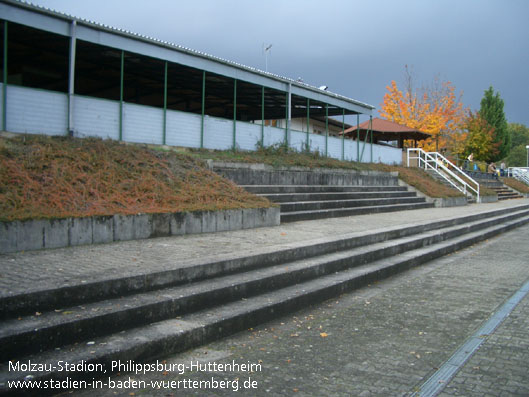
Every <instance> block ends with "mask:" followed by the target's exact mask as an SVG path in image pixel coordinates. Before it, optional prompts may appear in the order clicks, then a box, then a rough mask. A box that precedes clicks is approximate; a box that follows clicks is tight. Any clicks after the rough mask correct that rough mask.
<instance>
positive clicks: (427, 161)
mask: <svg viewBox="0 0 529 397" xmlns="http://www.w3.org/2000/svg"><path fill="white" fill-rule="evenodd" d="M413 152H415V153H417V154H416V156H413V155H412V153H413ZM407 155H408V156H407V165H408V167H409V166H410V160H417V166H418V167H419V168H424V169H425V170H426V171H427V170H433V171H435V172H436V173H437V174H438V175H440V176H441V177H442V178H443V179H444V180H445V181H447V182H448V183H450V185H452V186H453V187H454V188H456V189H457V190H459V191H460V192H462V193H463V194H465V195H466V194H467V193H472V192H473V193H474V194H475V195H476V202H478V203H480V202H481V197H480V195H479V183H478V182H476V181H475V180H474V179H472V178H471V177H470V176H468V175H467V174H465V173H464V172H463V171H462V170H461V169H460V168H458V167H457V166H455V165H454V164H453V163H451V162H450V161H449V160H448V159H447V158H446V157H444V156H443V155H442V154H441V153H438V152H425V151H424V150H422V149H418V148H409V149H408V153H407Z"/></svg>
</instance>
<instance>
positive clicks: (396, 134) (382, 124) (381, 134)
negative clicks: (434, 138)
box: [343, 117, 430, 148]
mask: <svg viewBox="0 0 529 397" xmlns="http://www.w3.org/2000/svg"><path fill="white" fill-rule="evenodd" d="M357 129H358V131H357ZM370 130H372V131H373V143H379V142H380V141H383V142H392V141H396V142H398V147H399V148H402V147H404V141H405V140H413V141H415V145H414V146H417V141H421V140H424V139H428V138H429V137H430V134H427V133H426V132H422V131H419V130H417V129H414V128H410V127H407V126H405V125H401V124H397V123H394V122H393V121H389V120H384V119H380V118H378V117H376V118H374V119H373V121H372V123H371V125H370V122H369V120H368V121H365V122H363V123H361V124H360V125H359V126H358V127H350V128H348V129H346V130H345V131H344V132H343V133H344V134H345V136H348V137H351V138H352V139H356V137H357V136H358V133H359V135H360V139H361V140H365V137H366V134H368V132H369V131H370ZM369 140H370V139H369V138H368V141H369Z"/></svg>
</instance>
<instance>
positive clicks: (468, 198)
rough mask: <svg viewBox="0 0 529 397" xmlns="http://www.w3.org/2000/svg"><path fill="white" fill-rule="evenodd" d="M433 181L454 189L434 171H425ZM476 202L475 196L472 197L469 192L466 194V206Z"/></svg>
mask: <svg viewBox="0 0 529 397" xmlns="http://www.w3.org/2000/svg"><path fill="white" fill-rule="evenodd" d="M426 172H427V173H428V174H429V175H430V176H431V177H432V178H433V179H435V180H436V181H437V182H438V183H441V184H443V185H445V186H447V187H449V188H451V189H455V188H454V186H453V185H452V184H451V183H450V182H448V181H447V180H446V179H445V178H443V177H442V176H441V175H440V174H439V173H438V172H436V171H434V170H427V171H426ZM476 202H477V200H476V196H474V195H472V193H471V192H467V203H468V204H475V203H476Z"/></svg>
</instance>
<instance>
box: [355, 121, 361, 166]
mask: <svg viewBox="0 0 529 397" xmlns="http://www.w3.org/2000/svg"><path fill="white" fill-rule="evenodd" d="M356 161H357V162H360V114H357V115H356Z"/></svg>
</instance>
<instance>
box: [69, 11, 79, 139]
mask: <svg viewBox="0 0 529 397" xmlns="http://www.w3.org/2000/svg"><path fill="white" fill-rule="evenodd" d="M76 30H77V21H72V24H71V25H70V65H69V67H70V71H69V74H68V131H67V133H68V134H70V136H73V134H74V121H73V119H74V114H73V112H74V92H75V52H76V47H77V38H76Z"/></svg>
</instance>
